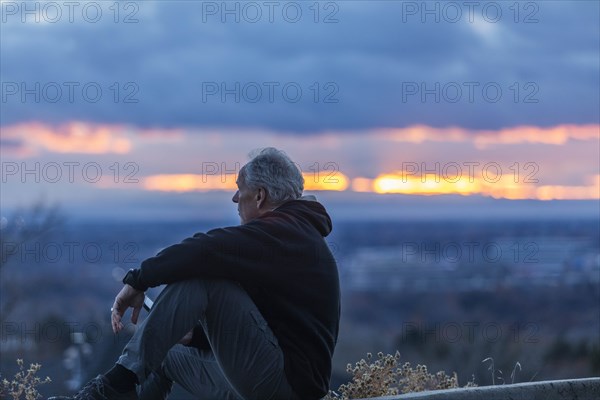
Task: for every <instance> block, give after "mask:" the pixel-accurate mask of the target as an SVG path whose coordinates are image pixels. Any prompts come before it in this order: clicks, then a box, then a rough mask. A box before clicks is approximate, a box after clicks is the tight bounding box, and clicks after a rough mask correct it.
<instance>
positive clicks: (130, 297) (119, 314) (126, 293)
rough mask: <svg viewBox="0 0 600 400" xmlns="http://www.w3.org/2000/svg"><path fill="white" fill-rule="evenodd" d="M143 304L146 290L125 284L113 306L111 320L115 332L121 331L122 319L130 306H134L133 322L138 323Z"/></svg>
mask: <svg viewBox="0 0 600 400" xmlns="http://www.w3.org/2000/svg"><path fill="white" fill-rule="evenodd" d="M143 304H144V292H142V291H139V290H137V289H134V288H133V287H132V286H130V285H125V286H123V289H121V291H120V292H119V294H118V295H117V297H116V298H115V303H114V304H113V306H112V312H111V321H112V329H113V332H114V333H119V331H120V330H121V329H123V323H122V322H121V319H122V318H123V316H124V315H125V311H127V309H128V308H129V307H131V308H133V312H132V314H131V322H133V323H134V324H137V321H138V317H139V315H140V310H141V309H142V305H143Z"/></svg>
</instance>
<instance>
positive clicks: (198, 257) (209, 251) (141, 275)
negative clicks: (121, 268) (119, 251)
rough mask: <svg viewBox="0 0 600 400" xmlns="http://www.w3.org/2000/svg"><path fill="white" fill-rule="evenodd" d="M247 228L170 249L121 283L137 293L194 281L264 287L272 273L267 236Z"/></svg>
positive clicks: (201, 235) (203, 236)
mask: <svg viewBox="0 0 600 400" xmlns="http://www.w3.org/2000/svg"><path fill="white" fill-rule="evenodd" d="M248 225H249V224H248ZM248 225H244V226H239V227H231V228H223V229H214V230H211V231H209V232H208V233H206V234H204V233H199V234H196V235H194V236H193V237H191V238H187V239H185V240H184V241H182V242H181V243H179V244H176V245H173V246H169V247H167V248H166V249H164V250H162V251H161V252H159V253H158V254H157V255H156V256H155V257H151V258H148V259H146V260H144V261H143V262H142V264H141V266H140V268H138V269H133V270H130V271H129V272H128V273H127V275H126V276H125V278H124V279H123V283H125V284H128V285H130V286H132V287H133V288H135V289H137V290H139V291H146V290H147V289H148V288H149V287H155V286H159V285H162V284H169V283H174V282H178V281H182V280H187V279H194V278H222V279H232V280H236V281H240V282H243V281H262V282H263V283H264V280H263V279H264V278H265V276H267V275H271V274H272V273H273V271H272V270H269V269H268V267H267V266H266V263H265V261H266V258H265V257H267V256H268V253H269V247H268V243H266V242H267V238H268V235H264V234H263V232H262V231H261V230H260V229H257V228H256V227H251V226H248ZM267 279H268V278H267Z"/></svg>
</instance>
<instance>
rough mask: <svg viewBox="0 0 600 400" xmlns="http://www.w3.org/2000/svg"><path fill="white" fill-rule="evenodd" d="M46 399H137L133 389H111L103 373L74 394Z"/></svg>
mask: <svg viewBox="0 0 600 400" xmlns="http://www.w3.org/2000/svg"><path fill="white" fill-rule="evenodd" d="M48 400H138V396H137V393H136V391H135V390H131V391H129V392H127V393H119V392H117V391H116V390H115V389H113V388H112V387H111V386H110V384H109V383H108V380H107V379H106V378H105V377H104V376H103V375H98V376H97V377H95V378H94V379H92V380H91V381H89V382H88V384H87V385H85V386H84V387H83V389H81V390H80V391H79V392H78V393H77V394H76V395H74V396H70V397H69V396H53V397H50V398H48Z"/></svg>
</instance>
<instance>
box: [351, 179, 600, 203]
mask: <svg viewBox="0 0 600 400" xmlns="http://www.w3.org/2000/svg"><path fill="white" fill-rule="evenodd" d="M352 188H353V190H354V191H355V192H371V193H378V194H391V193H395V194H407V195H421V196H423V195H425V196H430V195H443V194H460V195H464V196H469V195H482V196H487V197H493V198H496V199H501V198H502V199H510V200H525V199H532V200H598V199H600V175H596V176H594V177H593V179H591V182H590V185H589V186H565V185H545V186H536V185H535V184H527V183H518V182H515V181H514V180H513V177H508V176H507V177H502V178H500V179H498V181H494V182H492V181H489V180H488V181H486V180H484V179H481V178H476V177H474V178H473V179H472V180H469V179H461V180H458V181H456V182H451V181H447V180H445V179H444V177H442V176H438V175H436V174H425V175H423V176H422V177H416V176H407V175H406V174H404V175H403V174H402V173H391V174H382V175H379V176H378V177H377V178H375V179H369V178H362V177H361V178H356V179H354V180H353V182H352Z"/></svg>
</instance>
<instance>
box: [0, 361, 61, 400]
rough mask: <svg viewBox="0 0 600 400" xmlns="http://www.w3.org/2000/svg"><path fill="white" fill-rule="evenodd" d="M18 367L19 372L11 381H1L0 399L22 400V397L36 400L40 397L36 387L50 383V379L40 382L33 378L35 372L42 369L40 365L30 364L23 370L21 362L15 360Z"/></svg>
mask: <svg viewBox="0 0 600 400" xmlns="http://www.w3.org/2000/svg"><path fill="white" fill-rule="evenodd" d="M17 365H18V366H19V372H17V373H16V374H15V376H14V378H13V379H12V381H10V382H9V381H8V380H7V379H2V382H0V398H2V399H12V400H22V399H23V396H25V397H24V399H25V400H36V399H39V398H41V397H42V395H41V394H40V393H39V392H38V390H37V387H38V386H40V385H43V384H45V383H49V382H50V378H49V377H46V379H44V380H42V379H40V378H38V377H37V376H35V375H36V374H37V372H38V371H39V370H40V368H42V366H41V365H40V364H30V365H29V369H25V367H24V365H23V360H20V359H19V360H17Z"/></svg>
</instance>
